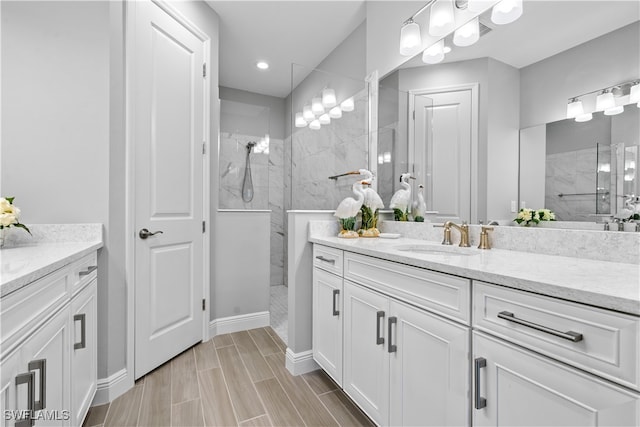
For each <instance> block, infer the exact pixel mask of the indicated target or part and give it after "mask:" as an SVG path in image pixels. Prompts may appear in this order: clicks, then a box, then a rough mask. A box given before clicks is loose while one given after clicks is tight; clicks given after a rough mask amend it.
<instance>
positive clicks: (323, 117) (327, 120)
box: [318, 113, 331, 125]
mask: <svg viewBox="0 0 640 427" xmlns="http://www.w3.org/2000/svg"><path fill="white" fill-rule="evenodd" d="M318 121H319V122H320V124H321V125H328V124H329V123H331V117H329V115H328V114H327V113H324V114H323V115H321V116H320V117H318Z"/></svg>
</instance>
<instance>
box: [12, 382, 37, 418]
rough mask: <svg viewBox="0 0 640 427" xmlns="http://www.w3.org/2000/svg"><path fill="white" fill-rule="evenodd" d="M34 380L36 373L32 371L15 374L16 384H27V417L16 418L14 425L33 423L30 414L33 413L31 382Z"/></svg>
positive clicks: (33, 403)
mask: <svg viewBox="0 0 640 427" xmlns="http://www.w3.org/2000/svg"><path fill="white" fill-rule="evenodd" d="M35 380H36V374H35V373H33V372H25V373H23V374H18V375H16V386H19V385H20V384H26V385H27V402H28V403H27V405H28V406H27V409H28V413H29V415H27V417H25V418H21V419H18V420H16V422H15V424H14V426H15V427H31V426H32V425H33V422H32V420H31V415H32V414H33V411H34V406H35V396H34V392H33V383H34V382H35Z"/></svg>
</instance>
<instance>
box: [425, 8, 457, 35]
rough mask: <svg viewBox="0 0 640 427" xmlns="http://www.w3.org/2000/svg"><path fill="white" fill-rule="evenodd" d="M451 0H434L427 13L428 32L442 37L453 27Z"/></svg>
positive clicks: (454, 23)
mask: <svg viewBox="0 0 640 427" xmlns="http://www.w3.org/2000/svg"><path fill="white" fill-rule="evenodd" d="M455 25H456V21H455V18H454V16H453V0H436V1H435V2H434V3H433V5H432V6H431V14H430V15H429V34H431V35H432V36H435V37H444V36H446V35H447V34H449V33H450V32H451V31H453V29H454V28H455Z"/></svg>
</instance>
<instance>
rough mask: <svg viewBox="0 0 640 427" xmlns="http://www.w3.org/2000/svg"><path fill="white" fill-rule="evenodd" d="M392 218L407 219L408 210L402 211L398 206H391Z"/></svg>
mask: <svg viewBox="0 0 640 427" xmlns="http://www.w3.org/2000/svg"><path fill="white" fill-rule="evenodd" d="M393 218H394V219H395V220H396V221H409V212H407V211H404V212H403V211H401V210H400V209H398V208H393Z"/></svg>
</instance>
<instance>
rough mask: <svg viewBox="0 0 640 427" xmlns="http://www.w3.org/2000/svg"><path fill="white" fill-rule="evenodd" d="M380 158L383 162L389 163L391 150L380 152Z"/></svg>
mask: <svg viewBox="0 0 640 427" xmlns="http://www.w3.org/2000/svg"><path fill="white" fill-rule="evenodd" d="M382 158H383V160H384V162H385V163H391V151H385V152H384V153H382Z"/></svg>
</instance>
